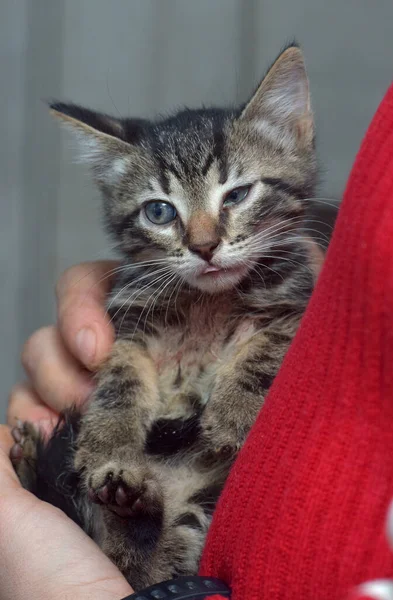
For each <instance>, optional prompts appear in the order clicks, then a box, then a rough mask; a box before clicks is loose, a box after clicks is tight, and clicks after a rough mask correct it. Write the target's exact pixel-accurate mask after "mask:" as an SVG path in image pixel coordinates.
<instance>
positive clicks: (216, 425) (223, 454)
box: [201, 410, 244, 459]
mask: <svg viewBox="0 0 393 600" xmlns="http://www.w3.org/2000/svg"><path fill="white" fill-rule="evenodd" d="M201 428H202V443H203V444H204V445H206V447H207V452H208V453H209V455H211V456H212V455H213V456H216V457H217V458H218V459H221V458H223V459H224V458H231V457H233V456H236V454H237V453H238V452H239V450H240V448H241V447H242V445H243V442H244V435H243V432H241V431H239V430H238V428H237V427H236V426H235V425H234V424H231V423H229V422H226V421H225V419H219V418H218V415H217V414H215V413H214V412H213V411H208V410H206V411H205V413H204V414H203V416H202V419H201Z"/></svg>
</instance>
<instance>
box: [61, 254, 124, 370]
mask: <svg viewBox="0 0 393 600" xmlns="http://www.w3.org/2000/svg"><path fill="white" fill-rule="evenodd" d="M117 265H118V263H116V262H115V261H102V262H94V263H84V264H81V265H78V266H76V267H72V268H71V269H68V270H67V271H66V272H65V273H64V274H63V276H62V277H61V279H60V281H59V283H58V285H57V289H56V292H57V302H58V315H59V328H60V333H61V336H62V337H63V339H64V341H65V343H66V345H67V347H68V349H69V350H70V352H71V354H72V355H73V356H75V357H76V358H77V359H78V360H80V361H81V362H82V364H83V365H84V366H85V367H87V368H88V369H95V368H96V367H97V366H98V365H99V364H100V363H101V362H102V361H103V360H104V359H105V358H106V356H107V355H108V353H109V351H110V349H111V346H112V343H113V339H114V332H113V328H112V326H111V324H110V320H109V317H108V315H107V314H106V310H105V303H106V296H107V293H108V291H109V289H110V286H111V283H112V276H111V272H112V270H113V269H114V268H115V267H116V266H117Z"/></svg>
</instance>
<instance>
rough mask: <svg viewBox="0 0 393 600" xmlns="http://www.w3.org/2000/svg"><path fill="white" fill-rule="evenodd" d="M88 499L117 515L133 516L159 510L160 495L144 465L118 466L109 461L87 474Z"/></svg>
mask: <svg viewBox="0 0 393 600" xmlns="http://www.w3.org/2000/svg"><path fill="white" fill-rule="evenodd" d="M88 495H89V499H90V500H91V501H92V502H94V503H96V504H101V505H104V506H106V507H107V508H108V509H109V510H110V511H112V512H114V513H115V514H116V515H118V516H119V517H123V518H135V517H138V516H142V515H151V516H153V515H156V514H157V513H162V510H163V498H162V491H161V487H160V485H159V483H158V482H157V481H155V480H154V479H153V478H152V476H151V474H150V473H148V472H147V470H146V469H143V468H141V467H135V468H129V467H125V468H123V467H121V466H120V465H119V464H118V463H116V462H110V463H108V464H106V465H105V466H103V467H101V468H99V469H97V470H96V471H95V472H94V473H93V474H92V475H91V477H90V481H89V491H88Z"/></svg>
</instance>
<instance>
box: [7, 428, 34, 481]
mask: <svg viewBox="0 0 393 600" xmlns="http://www.w3.org/2000/svg"><path fill="white" fill-rule="evenodd" d="M11 434H12V437H13V438H14V442H15V443H14V445H13V446H12V447H11V450H10V459H11V462H12V464H13V467H14V469H15V471H16V474H17V475H18V477H19V479H20V481H21V483H22V485H23V487H24V488H26V489H30V490H31V489H32V487H33V485H34V479H35V461H36V458H37V443H38V440H39V438H40V435H39V432H38V430H37V429H36V428H35V426H34V425H32V423H22V421H18V422H17V424H16V426H15V427H14V428H13V429H12V431H11Z"/></svg>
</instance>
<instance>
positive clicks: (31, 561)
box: [0, 426, 133, 600]
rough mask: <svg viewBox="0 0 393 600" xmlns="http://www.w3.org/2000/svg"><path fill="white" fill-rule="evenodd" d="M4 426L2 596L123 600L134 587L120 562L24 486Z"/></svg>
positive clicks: (0, 460) (0, 441) (0, 437)
mask: <svg viewBox="0 0 393 600" xmlns="http://www.w3.org/2000/svg"><path fill="white" fill-rule="evenodd" d="M11 444H12V438H11V436H10V433H9V430H8V428H7V427H5V426H0V563H1V569H0V598H1V600H19V599H20V600H25V599H26V598H29V600H54V599H57V598H62V599H63V598H64V599H71V598H72V600H85V599H86V600H87V599H89V600H93V599H94V600H100V599H101V598H102V600H111V599H113V600H120V599H121V598H124V597H125V596H127V595H129V594H132V592H133V590H132V588H131V587H130V586H129V584H128V583H127V581H126V580H125V579H124V577H123V576H122V574H121V573H120V571H119V570H118V569H117V568H116V567H115V565H114V564H113V563H112V562H111V561H110V560H109V559H108V558H107V557H106V556H105V555H104V554H103V553H102V552H101V550H100V549H99V548H98V546H96V544H95V543H94V542H93V541H92V540H91V539H90V538H89V537H87V535H86V534H85V533H84V532H83V531H82V530H81V529H80V528H79V527H78V526H77V525H75V523H73V521H71V520H70V519H69V518H68V517H66V516H65V514H64V513H63V512H62V511H60V510H58V509H57V508H54V507H53V506H51V505H50V504H47V503H46V502H42V501H41V500H38V499H37V498H36V497H35V496H33V494H30V492H27V491H26V490H24V489H23V488H22V487H21V485H20V483H19V481H18V478H17V476H16V475H15V473H14V470H13V468H12V465H11V462H10V461H9V459H8V452H9V449H10V446H11Z"/></svg>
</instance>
